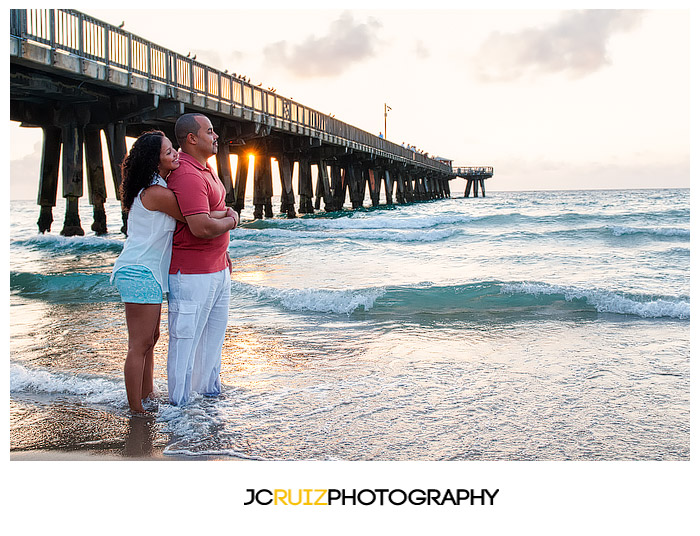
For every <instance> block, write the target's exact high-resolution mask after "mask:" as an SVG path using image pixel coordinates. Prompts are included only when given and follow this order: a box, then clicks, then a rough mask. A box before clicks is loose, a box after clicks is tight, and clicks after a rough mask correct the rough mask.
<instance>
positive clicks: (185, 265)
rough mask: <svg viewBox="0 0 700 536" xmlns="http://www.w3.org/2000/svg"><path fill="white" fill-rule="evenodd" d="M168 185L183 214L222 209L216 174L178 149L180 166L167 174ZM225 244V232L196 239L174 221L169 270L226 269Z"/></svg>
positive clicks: (221, 191) (222, 192)
mask: <svg viewBox="0 0 700 536" xmlns="http://www.w3.org/2000/svg"><path fill="white" fill-rule="evenodd" d="M168 188H170V189H171V190H172V191H173V192H174V193H175V197H176V198H177V202H178V204H179V205H180V210H181V211H182V215H183V216H192V215H194V214H208V213H209V212H211V211H212V210H226V189H225V188H224V185H223V184H222V183H221V181H220V180H219V177H217V176H216V173H215V172H214V170H212V169H211V167H210V166H209V164H208V163H207V164H206V165H205V166H202V164H200V163H199V162H197V160H196V159H194V158H193V157H192V156H190V155H188V154H187V153H183V152H180V167H179V168H177V169H176V170H174V171H172V172H171V173H170V175H169V176H168ZM228 245H229V233H228V232H225V233H224V234H222V235H220V236H217V237H216V238H211V239H204V238H197V237H196V236H194V235H193V234H192V233H191V232H190V229H189V227H187V224H186V223H181V222H177V227H176V228H175V234H174V235H173V256H172V260H171V261H170V273H171V274H176V273H177V272H178V271H180V272H182V273H183V274H211V273H214V272H219V271H221V270H223V269H224V268H228V259H227V257H226V251H227V249H228Z"/></svg>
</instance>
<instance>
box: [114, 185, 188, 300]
mask: <svg viewBox="0 0 700 536" xmlns="http://www.w3.org/2000/svg"><path fill="white" fill-rule="evenodd" d="M153 185H158V186H163V187H167V183H166V182H165V180H164V179H163V178H162V177H161V176H160V175H158V174H156V175H154V176H153V181H152V182H151V184H150V186H153ZM144 189H145V188H144ZM144 189H142V190H141V191H140V192H139V193H138V195H137V196H136V197H135V198H134V202H133V204H132V205H131V210H129V217H128V219H127V222H126V228H127V238H126V242H125V243H124V248H123V249H122V252H121V254H120V255H119V257H118V258H117V261H116V262H115V263H114V268H113V269H112V276H111V277H110V280H109V281H110V283H111V282H112V281H113V279H114V274H115V273H116V272H117V270H119V268H123V267H124V266H144V267H146V268H148V269H149V270H150V271H151V273H153V277H155V279H156V281H158V284H159V285H160V288H161V290H162V291H163V292H164V293H165V292H168V272H169V271H170V258H171V257H172V250H173V233H174V232H175V224H176V220H175V218H173V217H172V216H168V215H167V214H166V213H164V212H159V211H157V210H148V209H147V208H146V207H144V206H143V203H142V202H141V194H142V193H143V190H144Z"/></svg>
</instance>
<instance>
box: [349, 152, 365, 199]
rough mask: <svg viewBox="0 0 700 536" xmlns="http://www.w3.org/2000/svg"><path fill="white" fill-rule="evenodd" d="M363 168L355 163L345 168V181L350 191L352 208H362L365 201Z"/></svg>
mask: <svg viewBox="0 0 700 536" xmlns="http://www.w3.org/2000/svg"><path fill="white" fill-rule="evenodd" d="M361 178H362V169H361V168H359V167H358V165H356V164H354V163H349V164H348V165H347V167H346V168H345V182H346V183H347V186H348V190H349V191H350V203H351V204H352V208H361V207H362V202H363V201H364V190H363V189H362V183H361Z"/></svg>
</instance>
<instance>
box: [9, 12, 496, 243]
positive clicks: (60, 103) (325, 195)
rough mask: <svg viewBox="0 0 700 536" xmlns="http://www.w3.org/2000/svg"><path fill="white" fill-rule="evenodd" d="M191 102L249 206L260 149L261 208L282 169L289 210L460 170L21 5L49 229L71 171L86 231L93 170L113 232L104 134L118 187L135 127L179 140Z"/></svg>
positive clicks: (87, 24)
mask: <svg viewBox="0 0 700 536" xmlns="http://www.w3.org/2000/svg"><path fill="white" fill-rule="evenodd" d="M187 112H199V113H203V114H205V115H207V117H209V119H210V120H211V121H212V124H213V126H214V129H215V130H216V132H217V133H218V134H219V154H218V155H217V158H216V166H217V172H218V175H219V178H220V179H221V181H222V183H223V184H224V186H225V187H226V192H227V195H226V203H227V204H228V205H229V206H231V207H233V208H234V209H235V210H237V211H238V212H239V213H240V211H241V210H242V209H243V208H244V206H245V192H246V187H247V182H248V176H249V175H248V172H249V166H250V160H249V155H251V154H253V155H255V158H254V167H253V170H252V177H253V185H252V186H253V192H254V195H253V212H254V216H255V217H256V218H270V217H273V216H274V214H275V210H274V208H273V206H272V192H273V180H274V179H273V175H277V176H279V180H280V186H281V192H282V194H281V203H280V207H279V210H278V213H279V214H282V215H285V216H286V217H288V218H292V217H296V215H297V214H309V213H313V212H314V211H317V210H325V211H337V210H341V209H343V207H344V205H345V203H346V201H347V200H349V202H350V205H351V206H352V208H360V207H362V205H363V203H364V200H365V196H366V194H367V193H368V194H369V198H370V203H371V205H372V206H378V205H379V204H380V202H381V198H382V195H383V197H384V200H385V202H386V203H387V204H393V203H413V202H417V201H429V200H433V199H441V198H445V197H450V187H449V181H450V180H452V179H454V178H456V177H458V176H460V174H459V172H456V171H455V170H454V169H453V168H452V165H451V162H450V161H449V160H446V159H439V158H430V157H428V156H427V155H425V154H422V153H419V152H416V151H414V150H411V149H408V148H406V147H403V146H401V145H397V144H395V143H392V142H390V141H388V140H386V139H384V138H380V137H378V136H374V135H372V134H369V133H368V132H365V131H363V130H361V129H358V128H357V127H354V126H352V125H350V124H347V123H343V122H342V121H340V120H338V119H336V118H335V117H332V116H329V115H326V114H322V113H320V112H318V111H316V110H314V109H312V108H310V107H308V106H304V105H302V104H300V103H298V102H296V101H294V100H292V99H288V98H285V97H283V96H281V95H278V94H277V93H276V92H275V91H267V90H264V89H262V88H261V87H259V86H254V85H251V84H250V83H249V82H248V81H247V80H245V79H243V78H240V77H237V76H235V75H231V74H229V73H228V72H221V71H218V70H216V69H213V68H211V67H208V66H206V65H204V64H202V63H199V62H197V61H196V60H194V59H192V58H189V57H185V56H182V55H180V54H178V53H176V52H173V51H170V50H167V49H165V48H163V47H161V46H159V45H157V44H155V43H151V42H149V41H147V40H146V39H143V38H141V37H139V36H136V35H133V34H131V33H129V32H126V31H124V30H123V29H121V28H117V27H115V26H112V25H109V24H107V23H105V22H102V21H100V20H97V19H95V18H93V17H90V16H88V15H86V14H84V13H81V12H79V11H75V10H71V9H12V10H10V119H11V120H13V121H18V122H20V123H21V125H22V126H26V127H34V128H41V129H42V130H43V140H44V141H43V151H42V163H41V169H40V170H38V171H37V173H38V174H39V188H38V197H37V202H38V204H39V205H40V214H39V220H38V227H39V231H40V232H45V231H50V230H51V226H52V223H53V217H54V216H53V207H55V206H56V197H57V192H58V184H59V173H60V176H61V185H62V195H63V197H64V198H65V199H66V214H65V216H64V222H63V228H62V230H61V233H62V234H64V235H66V236H71V235H82V234H84V230H83V227H82V223H81V220H80V215H79V214H78V200H79V199H80V198H81V197H82V196H83V193H84V192H83V180H84V177H85V178H87V185H88V195H89V199H90V203H91V204H92V206H93V223H92V227H91V228H92V230H93V231H94V232H95V233H97V234H103V233H106V232H107V226H106V218H105V213H104V203H105V200H106V197H107V194H106V191H107V190H106V185H105V165H106V164H105V162H104V155H103V154H102V144H101V139H102V136H104V139H105V142H106V147H107V157H108V160H109V163H108V165H109V169H110V170H111V174H112V176H113V178H114V188H115V191H116V192H117V196H119V186H120V181H121V179H120V178H121V163H122V161H123V159H124V157H125V155H126V152H127V150H126V147H127V143H126V138H127V136H128V137H134V138H135V137H137V136H139V135H140V134H141V133H142V132H144V131H146V130H150V129H154V128H156V129H159V130H162V131H164V132H165V134H166V135H167V136H168V137H169V138H170V139H171V140H172V141H173V142H174V143H175V137H174V132H173V129H174V124H175V121H176V119H177V118H178V117H179V116H180V115H182V114H183V113H187ZM436 127H437V125H436ZM232 155H235V156H236V158H235V159H234V160H235V161H236V165H235V168H234V167H233V166H232V165H231V158H230V157H231V156H232ZM59 159H62V162H63V165H62V169H61V170H59V169H58V167H59ZM83 161H85V166H83ZM295 169H296V174H297V177H298V183H297V184H298V186H297V189H298V192H295V191H294V188H293V179H292V177H293V175H294V172H295V171H294V170H295ZM484 178H487V177H485V176H481V177H480V181H481V182H480V185H481V187H482V194H483V191H484V190H483V179H484ZM470 184H471V183H470ZM474 184H476V183H474ZM474 189H475V192H476V186H474ZM122 230H125V227H123V228H122Z"/></svg>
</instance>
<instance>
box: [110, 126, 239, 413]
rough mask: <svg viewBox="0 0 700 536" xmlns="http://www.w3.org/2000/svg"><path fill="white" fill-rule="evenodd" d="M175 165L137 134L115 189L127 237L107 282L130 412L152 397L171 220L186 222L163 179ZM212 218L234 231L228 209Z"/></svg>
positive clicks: (153, 136)
mask: <svg viewBox="0 0 700 536" xmlns="http://www.w3.org/2000/svg"><path fill="white" fill-rule="evenodd" d="M179 166H180V162H179V154H178V152H177V151H176V150H175V149H173V146H172V143H171V142H170V140H169V139H168V138H167V137H166V136H165V134H164V133H163V132H161V131H159V130H153V131H149V132H145V133H143V134H141V136H139V137H138V138H137V139H136V141H135V142H134V144H133V146H132V147H131V151H130V152H129V154H128V155H127V156H126V158H125V159H124V162H123V163H122V183H121V188H120V190H121V199H122V206H123V209H124V210H125V211H126V212H128V214H129V216H128V219H127V232H128V236H127V239H126V243H125V244H124V248H123V250H122V252H121V254H120V255H119V258H118V259H117V261H116V263H115V264H114V269H113V270H112V277H111V280H110V281H112V282H113V283H114V284H115V285H116V287H117V289H118V290H119V293H120V295H121V298H122V301H123V302H124V310H125V313H126V326H127V330H128V333H129V349H128V352H127V355H126V363H125V364H124V381H125V384H126V396H127V399H128V401H129V407H130V408H131V411H132V412H133V413H135V414H142V413H144V412H145V410H144V406H143V401H144V400H149V401H150V400H151V399H153V397H154V393H153V364H154V363H153V349H154V347H155V345H156V342H157V341H158V337H159V336H160V329H159V326H160V312H161V304H162V302H163V294H164V293H165V292H167V291H168V270H169V268H170V257H171V252H172V241H173V232H174V231H175V220H179V221H185V220H184V218H183V216H182V213H181V212H180V208H179V207H178V204H177V200H176V199H175V194H173V193H172V192H171V191H170V190H168V188H167V183H166V180H165V179H166V178H167V177H168V175H169V174H170V172H171V171H173V170H174V169H177V168H178V167H179ZM211 216H212V217H214V218H223V217H230V218H232V219H233V222H232V226H234V227H235V225H236V224H237V221H238V219H237V217H234V211H233V210H232V209H230V208H229V209H227V210H226V211H225V212H224V211H220V212H216V213H212V214H211ZM235 216H237V214H236V215H235Z"/></svg>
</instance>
